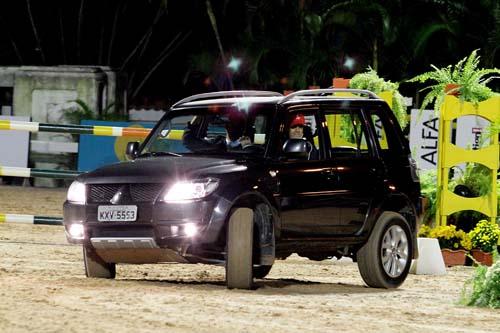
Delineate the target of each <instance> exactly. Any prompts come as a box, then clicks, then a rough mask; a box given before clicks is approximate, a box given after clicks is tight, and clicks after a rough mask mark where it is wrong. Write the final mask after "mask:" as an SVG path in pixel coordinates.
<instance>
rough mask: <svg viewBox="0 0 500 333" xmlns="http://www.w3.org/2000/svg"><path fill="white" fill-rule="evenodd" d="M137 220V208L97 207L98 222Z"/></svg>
mask: <svg viewBox="0 0 500 333" xmlns="http://www.w3.org/2000/svg"><path fill="white" fill-rule="evenodd" d="M136 219H137V206H99V207H97V221H99V222H122V221H135V220H136Z"/></svg>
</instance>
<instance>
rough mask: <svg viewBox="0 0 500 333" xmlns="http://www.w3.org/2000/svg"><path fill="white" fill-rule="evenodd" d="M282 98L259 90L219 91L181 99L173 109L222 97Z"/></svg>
mask: <svg viewBox="0 0 500 333" xmlns="http://www.w3.org/2000/svg"><path fill="white" fill-rule="evenodd" d="M249 96H250V97H282V96H283V95H282V94H280V93H277V92H274V91H259V90H230V91H217V92H211V93H204V94H198V95H193V96H189V97H186V98H184V99H181V100H180V101H178V102H177V103H175V104H174V105H172V108H175V107H177V106H179V105H181V104H184V103H189V102H194V101H201V100H205V99H214V98H220V97H249Z"/></svg>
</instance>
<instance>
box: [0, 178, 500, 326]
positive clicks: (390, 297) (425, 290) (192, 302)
mask: <svg viewBox="0 0 500 333" xmlns="http://www.w3.org/2000/svg"><path fill="white" fill-rule="evenodd" d="M64 196H65V192H64V190H57V189H56V190H52V189H34V188H27V187H8V186H0V207H1V208H0V212H1V213H18V214H21V213H24V214H34V213H36V214H37V215H47V216H61V215H62V212H61V204H62V202H63V200H64ZM117 271H118V272H117V279H116V280H99V279H87V278H85V275H84V270H83V263H82V251H81V248H80V247H79V246H72V245H68V244H67V243H66V240H65V237H64V234H63V229H62V227H58V226H56V227H54V226H36V225H22V224H0V332H120V333H125V332H192V331H196V332H299V331H300V332H321V333H324V332H334V331H340V332H360V331H364V332H416V331H420V332H500V311H498V310H489V309H480V308H470V307H463V306H460V305H457V301H458V299H459V295H460V291H461V288H462V286H463V284H464V281H466V280H467V279H468V278H470V277H471V275H472V272H473V270H472V268H470V267H460V268H453V269H449V271H448V274H447V275H446V276H440V277H432V276H415V275H410V276H409V277H408V279H407V281H406V282H405V284H404V285H403V286H402V287H400V288H399V289H397V290H390V291H389V290H378V289H370V288H367V287H365V286H364V285H363V282H362V280H361V278H360V276H359V273H358V270H357V267H356V265H355V264H352V263H347V262H334V261H330V260H325V261H322V262H313V261H308V260H305V259H302V258H300V257H298V256H295V255H294V256H291V257H290V258H288V259H287V260H284V261H278V262H277V263H276V264H275V266H274V267H273V269H272V271H271V273H270V275H269V276H268V277H267V278H266V279H264V280H259V281H258V286H259V288H258V289H257V290H255V291H239V290H227V289H226V288H225V286H224V270H223V268H222V267H215V266H206V265H180V264H170V265H143V266H125V265H122V266H118V269H117Z"/></svg>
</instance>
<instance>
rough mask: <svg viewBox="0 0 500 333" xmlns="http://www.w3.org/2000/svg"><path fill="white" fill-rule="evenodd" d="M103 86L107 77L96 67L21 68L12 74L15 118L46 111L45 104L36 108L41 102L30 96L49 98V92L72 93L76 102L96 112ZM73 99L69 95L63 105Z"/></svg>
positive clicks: (100, 107)
mask: <svg viewBox="0 0 500 333" xmlns="http://www.w3.org/2000/svg"><path fill="white" fill-rule="evenodd" d="M105 85H106V74H105V73H104V72H103V71H102V70H100V69H98V68H78V67H20V68H19V70H17V71H16V72H15V74H14V100H13V106H14V115H16V116H31V115H32V110H33V109H37V108H39V109H40V110H43V109H47V106H46V105H42V104H39V105H36V103H40V102H42V101H41V100H36V99H35V100H33V97H34V96H35V95H36V94H40V93H44V94H46V95H48V96H50V93H51V91H58V92H59V93H58V94H60V92H61V91H67V92H75V93H76V97H77V98H78V99H81V100H82V101H84V102H85V103H86V104H87V105H89V107H90V108H91V109H92V110H95V111H97V112H99V111H100V110H101V109H102V92H103V90H104V86H105ZM37 91H38V92H37ZM74 96H75V94H74V93H72V94H70V93H69V94H68V101H66V102H69V101H70V99H69V98H73V97H74ZM33 102H35V105H33ZM42 118H43V117H42ZM33 120H35V119H33ZM41 120H42V119H40V120H38V121H41Z"/></svg>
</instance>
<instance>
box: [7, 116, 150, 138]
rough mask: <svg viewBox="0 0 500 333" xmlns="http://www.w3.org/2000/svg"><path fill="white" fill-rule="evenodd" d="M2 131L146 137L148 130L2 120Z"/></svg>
mask: <svg viewBox="0 0 500 333" xmlns="http://www.w3.org/2000/svg"><path fill="white" fill-rule="evenodd" d="M0 130H17V131H29V132H32V133H38V132H51V133H69V134H89V135H98V136H126V137H141V138H142V137H146V136H148V134H149V133H150V131H151V130H150V129H148V128H134V127H116V126H92V125H56V124H44V123H37V122H30V121H11V120H0Z"/></svg>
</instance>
